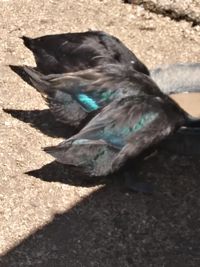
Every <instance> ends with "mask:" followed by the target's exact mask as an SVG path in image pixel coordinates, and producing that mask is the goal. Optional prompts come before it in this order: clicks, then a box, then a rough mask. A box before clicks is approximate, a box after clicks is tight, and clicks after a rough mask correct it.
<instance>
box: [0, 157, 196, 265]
mask: <svg viewBox="0 0 200 267" xmlns="http://www.w3.org/2000/svg"><path fill="white" fill-rule="evenodd" d="M166 158H167V157H166V156H165V157H162V156H161V157H157V159H156V161H155V163H154V166H152V162H149V163H148V164H147V165H149V166H148V170H149V171H151V169H154V171H155V169H157V171H156V173H157V174H159V180H160V184H162V188H161V193H160V194H153V195H151V196H147V195H143V194H124V193H123V192H121V189H120V188H119V187H116V186H113V185H110V186H109V185H107V186H103V187H101V188H99V189H98V190H96V191H94V192H93V193H91V194H90V195H89V196H87V197H85V198H80V201H79V202H78V203H76V204H75V205H73V206H72V207H71V208H70V209H68V210H66V211H65V212H63V213H59V214H58V213H54V217H53V218H52V220H51V221H50V222H48V224H46V225H43V226H42V227H40V228H39V229H37V230H36V231H34V232H32V233H31V234H30V235H29V236H28V237H26V238H25V239H24V240H21V242H20V243H19V244H14V246H13V247H12V248H11V249H10V250H9V251H7V252H6V253H5V254H4V255H2V256H1V259H0V266H4V267H15V266H22V267H25V266H38V267H40V266H41V267H49V266H58V267H66V266H70V267H76V266H88V267H90V266H91V267H92V266H106V267H107V266H117V267H120V266H162V265H163V262H165V265H166V266H183V267H185V266H199V263H200V258H199V252H200V249H199V248H200V247H199V245H200V241H199V236H198V235H197V232H198V231H199V224H198V216H199V214H198V212H197V211H198V210H199V201H198V199H199V190H198V188H199V183H198V179H197V176H198V175H197V174H198V173H199V165H196V163H197V162H190V163H191V165H193V167H192V166H191V167H192V168H190V169H189V168H188V167H187V166H186V164H185V163H186V162H187V159H183V158H182V159H180V158H177V160H176V161H174V160H171V161H170V160H169V159H168V160H166ZM163 161H164V162H163ZM161 163H162V164H161ZM180 165H181V166H182V168H181V169H180V168H179V166H180ZM57 166H58V165H57ZM183 166H184V167H183ZM195 166H196V169H195V168H194V167H195ZM54 167H56V165H55V166H54ZM48 170H49V171H52V169H51V168H49V169H48ZM144 170H145V171H146V170H147V169H146V167H145V169H144ZM46 174H48V171H47V169H46ZM53 175H54V173H53V174H52V177H53ZM66 190H68V191H67V192H68V193H69V201H70V203H73V198H72V195H71V194H70V192H71V190H72V189H71V188H70V187H69V188H66ZM76 192H77V194H78V193H79V191H78V190H77V191H76ZM50 197H51V196H50ZM66 197H67V196H66ZM33 201H34V200H33ZM45 201H47V203H49V202H48V199H47V200H46V199H45ZM34 205H35V207H37V205H38V203H37V202H35V203H34ZM31 216H32V217H31V219H32V218H34V216H37V218H40V217H39V216H41V218H43V217H44V214H43V211H41V208H40V209H39V208H38V212H37V214H34V215H32V214H31ZM23 220H24V219H23V217H22V219H21V221H22V222H23ZM158 252H159V253H158Z"/></svg>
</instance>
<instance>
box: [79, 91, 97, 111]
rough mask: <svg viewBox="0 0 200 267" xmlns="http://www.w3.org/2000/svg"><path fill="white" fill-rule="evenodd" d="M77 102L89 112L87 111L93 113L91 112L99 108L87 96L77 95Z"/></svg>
mask: <svg viewBox="0 0 200 267" xmlns="http://www.w3.org/2000/svg"><path fill="white" fill-rule="evenodd" d="M78 100H79V101H80V102H81V103H82V104H83V105H84V106H85V107H86V108H87V109H88V110H89V111H93V110H97V109H98V108H99V106H98V105H97V103H96V102H95V101H94V100H93V99H92V98H90V97H89V96H87V95H86V94H79V95H78Z"/></svg>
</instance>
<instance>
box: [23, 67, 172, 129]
mask: <svg viewBox="0 0 200 267" xmlns="http://www.w3.org/2000/svg"><path fill="white" fill-rule="evenodd" d="M24 70H25V72H26V73H27V74H28V76H29V78H30V80H31V83H32V84H33V86H34V87H35V88H36V89H37V91H39V92H40V93H41V94H42V95H44V96H45V97H46V100H47V103H48V105H49V108H50V110H51V111H52V113H53V114H54V115H55V117H56V119H57V120H60V121H62V122H64V123H67V124H69V125H72V126H79V125H80V124H81V123H82V122H83V121H84V120H86V121H87V117H88V116H89V117H90V118H91V113H93V114H94V115H95V114H96V113H95V112H96V111H99V110H101V109H102V108H103V107H105V106H106V105H108V104H109V103H110V102H112V101H113V100H115V99H120V98H123V97H126V96H129V95H135V96H137V95H143V94H146V95H155V96H161V97H163V96H164V94H163V93H162V92H161V91H160V90H159V88H158V87H157V86H156V84H155V83H154V82H153V81H152V79H151V78H150V77H149V76H147V75H145V74H142V73H140V72H137V71H135V70H133V69H132V68H131V67H130V66H127V65H122V64H107V65H102V66H98V67H96V68H93V69H87V70H83V71H78V72H73V73H65V74H51V75H43V74H41V73H39V72H37V71H35V70H34V69H32V68H30V67H24ZM166 97H167V96H166Z"/></svg>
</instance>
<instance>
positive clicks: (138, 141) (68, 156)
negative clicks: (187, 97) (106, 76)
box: [45, 95, 188, 176]
mask: <svg viewBox="0 0 200 267" xmlns="http://www.w3.org/2000/svg"><path fill="white" fill-rule="evenodd" d="M187 120H188V115H187V114H186V113H185V112H184V111H183V110H182V109H181V108H180V107H179V106H178V104H176V103H175V102H174V101H173V100H171V99H170V98H161V97H155V96H148V95H143V96H142V95H140V96H127V97H125V98H122V99H120V100H119V99H118V100H115V101H113V102H111V103H110V104H109V105H108V106H106V107H105V108H104V109H103V110H102V111H101V112H100V113H99V114H98V115H96V116H95V117H94V118H93V119H92V120H91V121H90V122H89V123H88V124H87V125H86V126H85V127H84V128H83V129H82V130H81V131H80V132H79V133H78V134H77V135H75V136H73V137H72V138H70V139H68V140H67V141H65V142H63V143H61V144H60V145H58V146H56V147H49V148H46V149H45V151H46V152H48V153H49V154H51V155H52V156H54V157H55V158H56V160H57V161H59V162H60V163H63V164H67V165H73V166H76V167H78V168H81V170H82V171H83V172H85V173H87V174H88V175H89V176H102V175H103V176H105V175H108V174H110V173H113V172H115V171H118V170H119V169H120V168H121V167H122V166H123V165H124V163H125V162H126V161H127V160H128V159H129V158H136V157H137V156H139V155H140V154H141V153H142V152H143V151H145V150H146V149H148V148H149V147H151V146H154V145H156V144H158V143H159V142H160V141H161V140H163V139H165V138H166V137H167V136H169V135H170V134H172V133H174V132H175V131H176V130H177V129H178V128H179V127H181V126H182V125H184V124H185V123H186V122H187Z"/></svg>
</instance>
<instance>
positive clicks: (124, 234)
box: [0, 0, 200, 267]
mask: <svg viewBox="0 0 200 267" xmlns="http://www.w3.org/2000/svg"><path fill="white" fill-rule="evenodd" d="M0 15H1V20H0V26H1V36H0V38H1V44H0V86H1V91H0V93H1V98H0V106H1V113H0V119H1V120H0V123H1V127H0V133H1V139H0V163H1V164H0V172H1V173H0V253H1V259H0V267H18V266H19V267H21V266H22V267H27V266H34V267H40V266H41V267H51V266H56V267H79V266H80V267H81V266H82V267H101V266H102V267H111V266H119V267H122V266H123V267H126V266H131V267H132V266H133V267H135V266H136V267H140V266H141V267H147V266H148V267H150V266H152V267H161V266H162V267H164V266H165V267H168V266H169V267H178V266H181V267H197V266H200V215H199V210H200V198H199V189H200V174H199V172H200V165H199V163H200V160H199V158H198V157H196V158H195V157H184V156H180V155H174V154H169V153H167V152H162V153H161V152H160V153H158V154H157V155H155V156H154V157H153V158H151V159H149V160H146V161H144V163H143V168H142V172H141V177H144V178H146V179H148V180H149V181H151V182H152V183H153V185H154V186H155V188H156V192H155V193H154V194H153V195H144V194H140V193H138V194H134V193H130V192H127V191H126V190H124V188H123V186H122V185H121V183H120V182H118V181H117V179H116V180H115V179H114V180H111V181H110V182H107V184H106V185H105V184H98V183H97V182H96V183H95V184H94V183H93V184H88V183H85V182H83V181H82V179H81V177H75V176H74V175H73V174H72V171H71V170H69V169H66V168H64V167H63V166H61V165H60V164H58V163H56V162H53V159H52V157H50V156H49V155H47V154H45V153H44V152H43V151H42V149H41V148H42V147H45V146H49V145H55V144H58V143H59V142H60V141H61V140H63V138H67V137H68V136H70V134H72V129H68V128H67V127H66V126H65V127H64V126H63V125H61V124H59V123H58V122H56V121H55V120H54V118H53V117H52V116H51V114H50V113H49V111H48V109H47V106H46V105H45V103H44V100H43V99H42V97H41V96H40V95H39V94H38V93H37V92H36V91H35V90H34V89H33V88H31V87H30V86H29V85H28V84H26V83H25V82H24V81H23V80H22V79H20V77H19V76H18V75H16V74H15V73H14V72H12V71H11V69H10V68H9V67H8V65H9V64H13V65H22V64H27V65H34V59H33V56H32V54H31V53H30V52H29V51H28V50H27V49H26V48H25V47H24V46H23V44H22V40H21V39H20V38H19V37H20V36H22V35H27V36H30V37H36V36H41V35H45V34H53V33H61V32H69V31H71V32H72V31H85V30H88V29H93V30H95V29H96V30H104V31H106V32H109V33H111V34H113V35H115V36H117V37H118V38H120V39H121V40H122V41H123V42H124V43H125V44H126V45H127V46H128V47H129V48H130V49H131V50H132V51H134V52H135V53H136V55H137V56H138V57H139V58H140V59H141V60H142V61H144V62H145V64H147V66H148V67H149V68H153V67H156V66H158V65H161V64H169V63H175V62H200V53H199V46H200V30H199V27H198V26H196V27H192V24H191V23H189V22H186V21H184V20H181V21H179V22H177V21H173V20H171V19H170V18H168V17H162V16H161V15H156V14H153V13H149V12H148V11H145V10H143V9H142V8H141V7H137V6H134V7H132V6H131V5H128V4H122V1H120V0H102V1H100V0H87V1H86V0H79V1H73V0H67V1H64V0H50V1H44V0H34V1H29V0H26V1H25V0H18V1H14V0H0ZM183 98H184V99H183ZM199 100H200V97H199V96H192V97H190V96H188V95H184V96H181V97H179V100H178V101H179V102H181V103H183V102H184V103H186V104H185V107H186V108H187V109H188V110H189V111H190V112H192V113H194V114H200V110H199V105H198V103H199ZM195 103H196V104H195Z"/></svg>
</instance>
